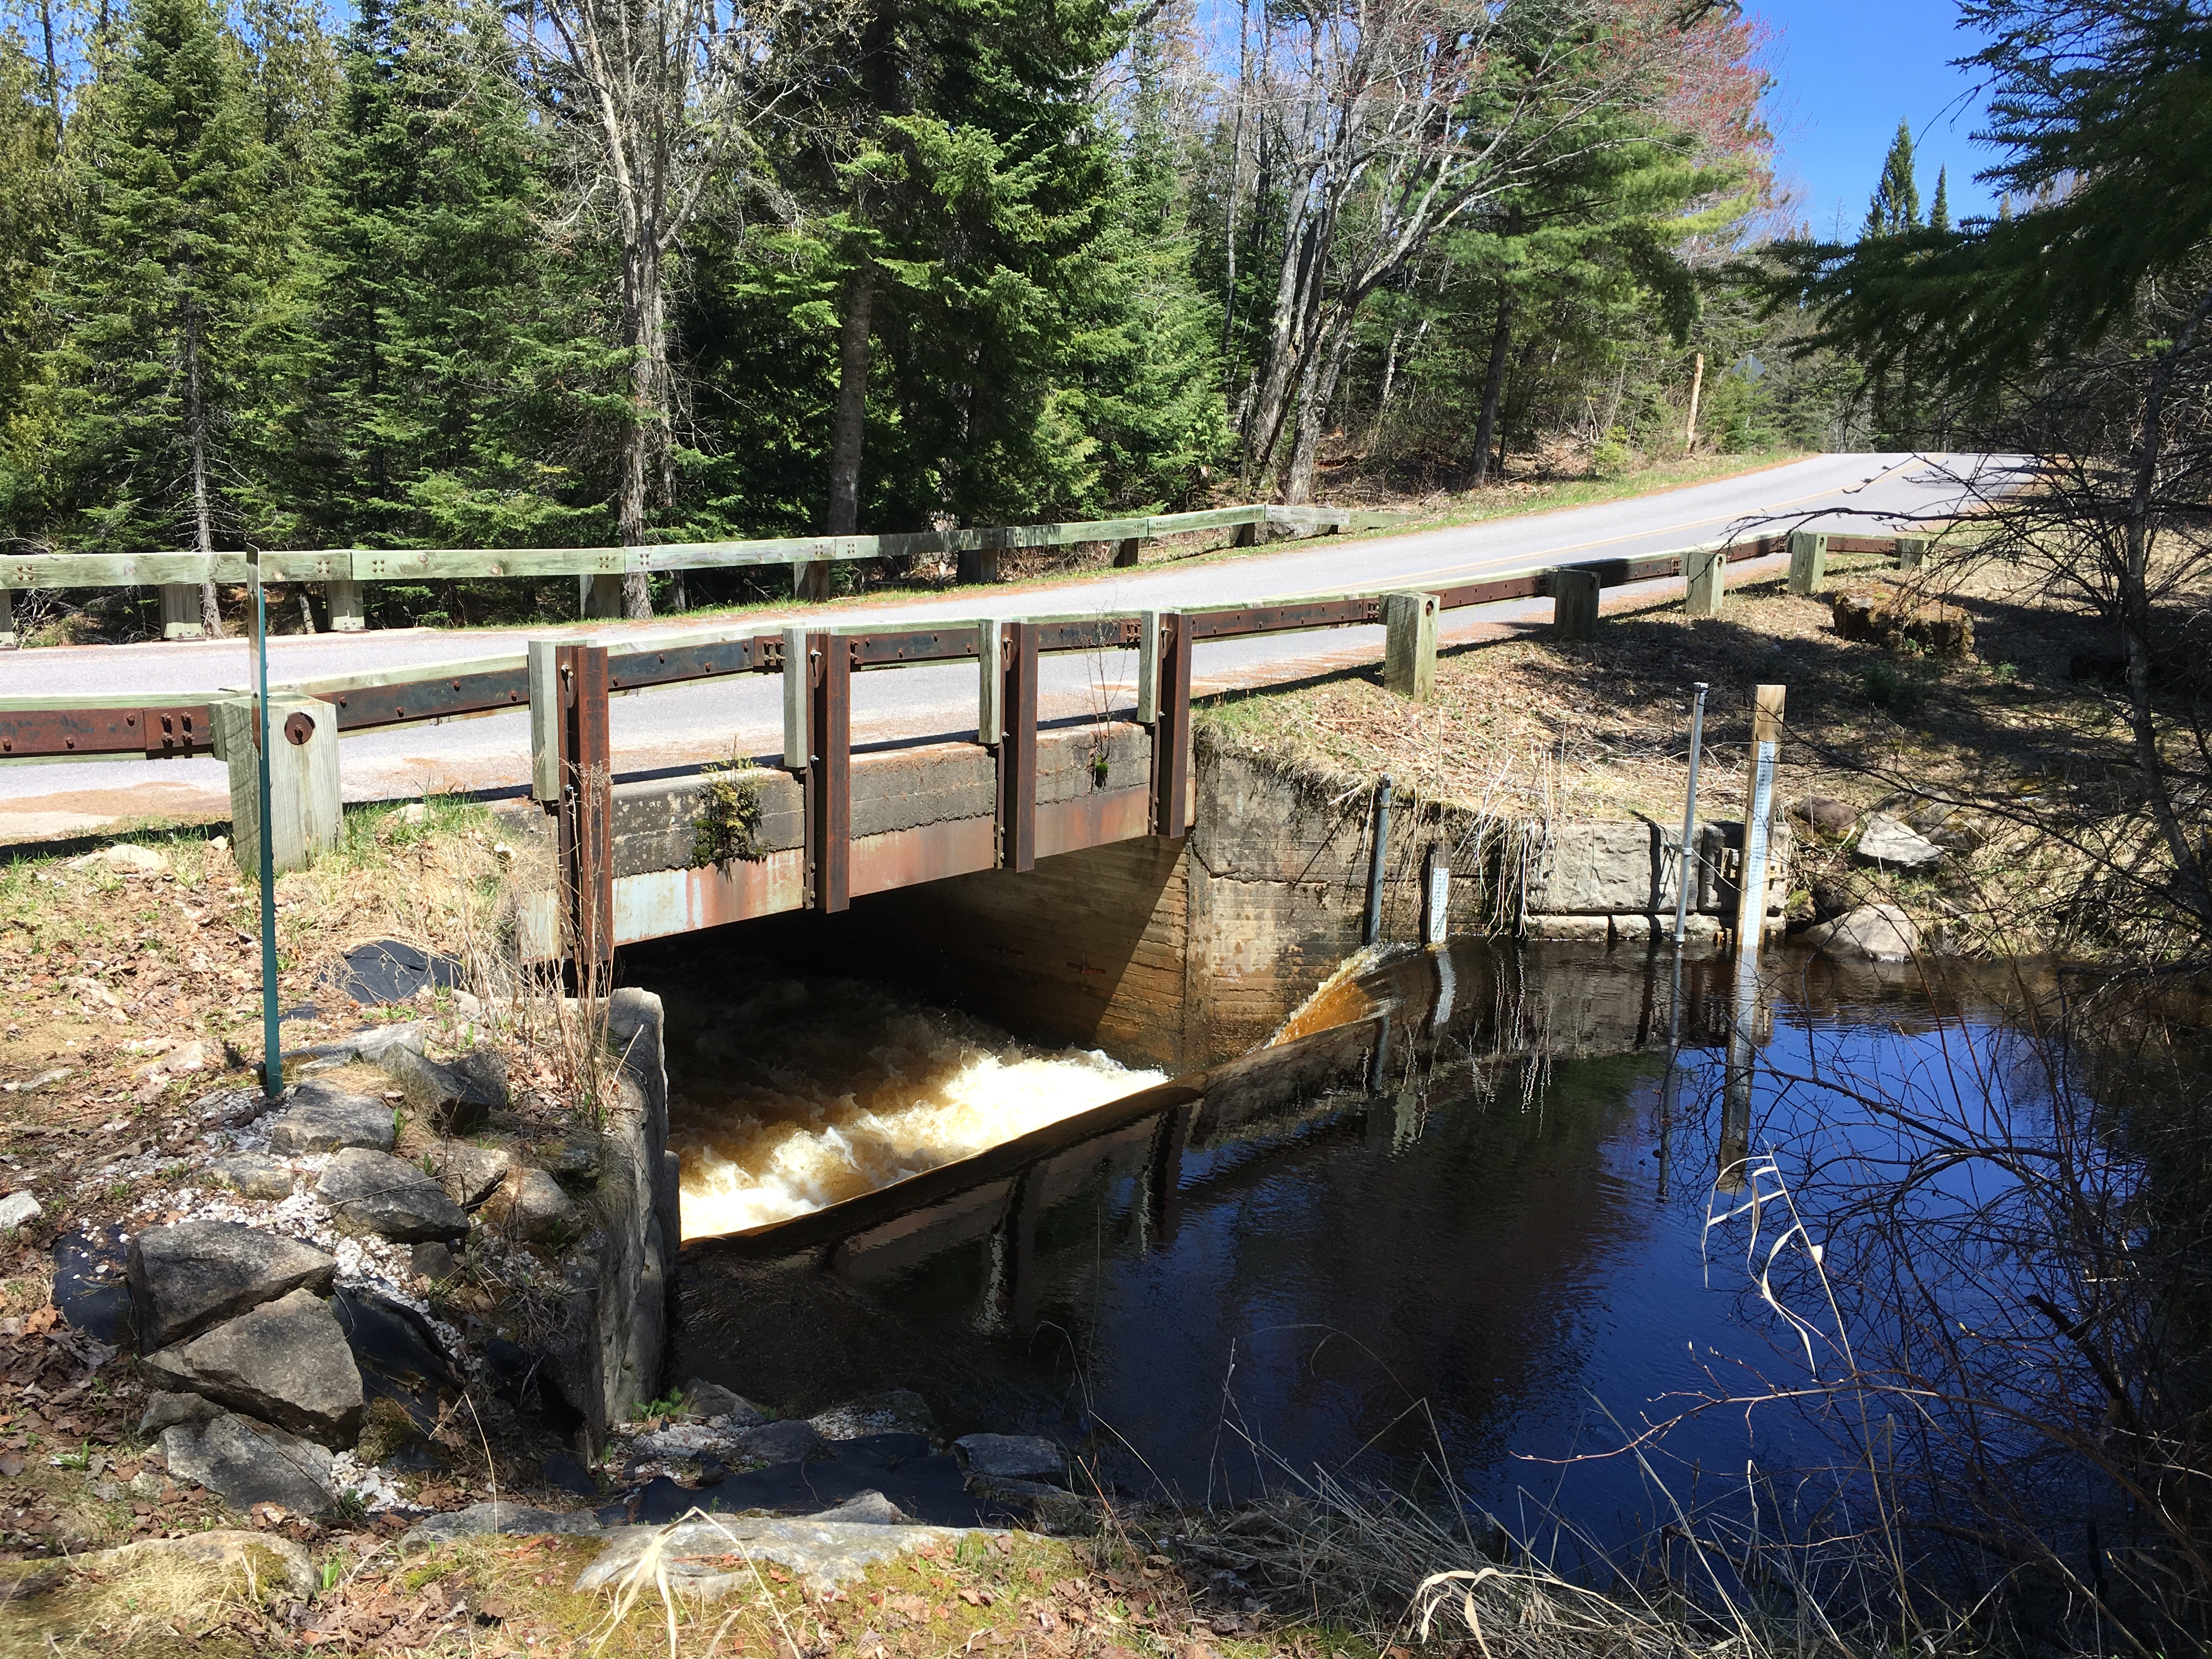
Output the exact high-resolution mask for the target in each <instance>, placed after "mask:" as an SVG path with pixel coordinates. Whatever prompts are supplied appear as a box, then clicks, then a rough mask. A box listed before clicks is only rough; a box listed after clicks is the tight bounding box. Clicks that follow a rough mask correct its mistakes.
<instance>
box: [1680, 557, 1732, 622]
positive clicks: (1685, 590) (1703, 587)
mask: <svg viewBox="0 0 2212 1659" xmlns="http://www.w3.org/2000/svg"><path fill="white" fill-rule="evenodd" d="M1727 594H1728V550H1727V549H1726V548H1724V547H1693V548H1692V549H1691V550H1689V551H1688V552H1686V553H1685V554H1684V555H1682V614H1683V615H1684V616H1686V617H1717V616H1719V615H1720V614H1721V606H1722V604H1723V601H1724V600H1725V599H1726V598H1727Z"/></svg>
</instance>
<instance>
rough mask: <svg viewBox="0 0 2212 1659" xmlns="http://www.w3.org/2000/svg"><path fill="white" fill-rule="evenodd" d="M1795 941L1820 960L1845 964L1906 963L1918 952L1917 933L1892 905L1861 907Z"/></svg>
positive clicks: (1909, 921) (1916, 929) (1906, 918)
mask: <svg viewBox="0 0 2212 1659" xmlns="http://www.w3.org/2000/svg"><path fill="white" fill-rule="evenodd" d="M1798 938H1799V939H1801V940H1802V942H1803V943H1805V944H1807V945H1811V946H1812V947H1813V948H1814V950H1815V951H1819V952H1820V954H1821V955H1822V956H1826V957H1841V958H1842V959H1844V961H1847V962H1910V961H1911V960H1912V957H1913V955H1914V953H1915V952H1916V951H1918V950H1919V949H1920V929H1919V928H1918V927H1915V926H1914V925H1913V921H1912V918H1911V917H1910V916H1908V915H1905V912H1904V911H1902V910H1900V909H1899V908H1897V907H1896V906H1895V905H1894V904H1862V905H1860V906H1859V907H1858V908H1857V909H1856V910H1846V911H1845V912H1844V914H1843V915H1840V916H1838V917H1836V918H1835V920H1833V921H1824V922H1821V923H1820V924H1819V925H1818V926H1817V927H1808V928H1807V929H1806V930H1805V931H1804V932H1803V933H1801V934H1799V935H1798Z"/></svg>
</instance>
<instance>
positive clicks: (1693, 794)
mask: <svg viewBox="0 0 2212 1659" xmlns="http://www.w3.org/2000/svg"><path fill="white" fill-rule="evenodd" d="M1706 689H1707V688H1706V685H1705V682H1704V681H1703V680H1699V682H1698V683H1697V686H1696V692H1697V695H1696V696H1694V697H1693V698H1692V699H1691V702H1690V789H1689V794H1688V796H1687V798H1686V799H1684V801H1683V803H1682V845H1681V848H1680V865H1681V867H1680V871H1679V872H1677V874H1676V875H1675V878H1674V947H1675V949H1677V950H1680V948H1681V945H1682V940H1683V939H1684V938H1685V937H1686V935H1687V933H1688V932H1689V926H1690V866H1691V865H1692V863H1693V862H1695V860H1696V858H1697V854H1696V851H1695V849H1694V848H1693V847H1692V841H1693V839H1694V838H1695V836H1697V833H1698V757H1699V754H1700V753H1702V752H1703V750H1704V749H1705V691H1706Z"/></svg>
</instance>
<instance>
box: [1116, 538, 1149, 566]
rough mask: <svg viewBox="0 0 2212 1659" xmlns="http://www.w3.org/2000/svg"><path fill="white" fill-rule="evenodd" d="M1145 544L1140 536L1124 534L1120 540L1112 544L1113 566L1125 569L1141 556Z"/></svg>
mask: <svg viewBox="0 0 2212 1659" xmlns="http://www.w3.org/2000/svg"><path fill="white" fill-rule="evenodd" d="M1144 548H1145V544H1144V541H1143V538H1140V537H1136V536H1124V537H1123V538H1121V540H1120V541H1118V542H1116V543H1115V544H1114V568H1115V569H1117V570H1126V569H1127V568H1129V567H1130V566H1132V565H1133V564H1135V563H1136V562H1137V560H1138V559H1139V557H1140V556H1142V554H1143V552H1144Z"/></svg>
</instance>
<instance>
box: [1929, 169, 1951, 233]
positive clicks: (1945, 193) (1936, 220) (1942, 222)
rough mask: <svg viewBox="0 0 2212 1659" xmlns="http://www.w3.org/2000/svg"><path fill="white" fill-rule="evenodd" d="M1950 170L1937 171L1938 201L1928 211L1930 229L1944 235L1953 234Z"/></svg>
mask: <svg viewBox="0 0 2212 1659" xmlns="http://www.w3.org/2000/svg"><path fill="white" fill-rule="evenodd" d="M1949 174H1950V169H1949V168H1948V167H1937V168H1936V200H1935V202H1934V204H1932V205H1931V206H1930V207H1929V210H1928V228H1929V229H1930V230H1933V231H1936V232H1939V233H1941V234H1943V235H1946V236H1948V235H1949V234H1951V185H1950V177H1949Z"/></svg>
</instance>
